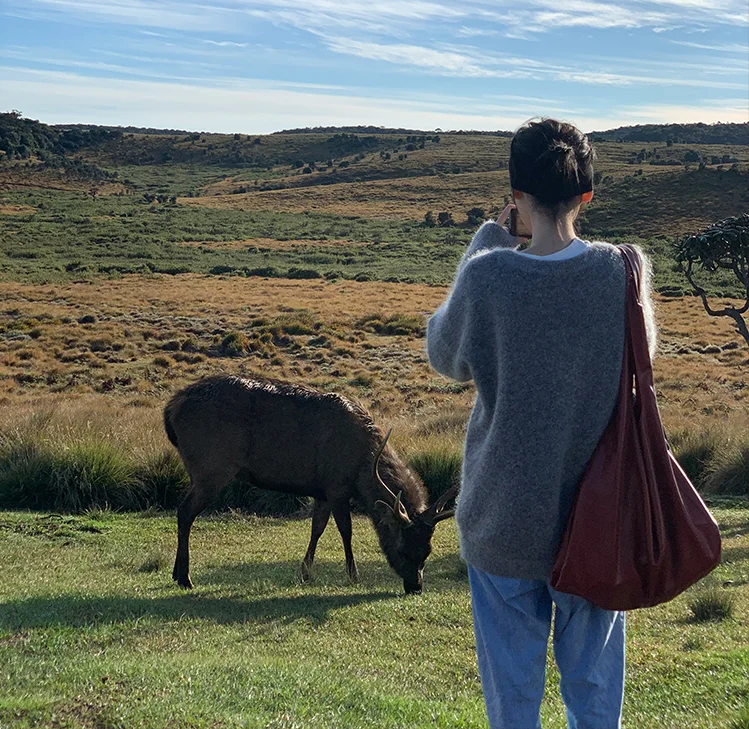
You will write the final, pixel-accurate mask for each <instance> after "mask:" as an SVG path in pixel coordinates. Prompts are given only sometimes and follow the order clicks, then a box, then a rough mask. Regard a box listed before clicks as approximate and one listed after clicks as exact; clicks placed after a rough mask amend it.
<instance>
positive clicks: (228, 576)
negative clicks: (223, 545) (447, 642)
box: [193, 553, 468, 594]
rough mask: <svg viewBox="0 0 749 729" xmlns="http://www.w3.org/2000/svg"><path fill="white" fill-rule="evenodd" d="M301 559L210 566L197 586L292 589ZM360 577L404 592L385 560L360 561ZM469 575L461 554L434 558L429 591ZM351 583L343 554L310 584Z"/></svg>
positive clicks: (320, 564)
mask: <svg viewBox="0 0 749 729" xmlns="http://www.w3.org/2000/svg"><path fill="white" fill-rule="evenodd" d="M300 564H301V559H300V560H299V561H294V562H239V563H236V564H228V565H222V566H220V567H209V568H206V569H204V570H201V571H200V572H197V573H195V574H193V579H194V581H195V585H196V587H199V586H200V585H216V586H222V587H237V588H239V587H241V586H242V585H251V584H252V583H253V582H255V583H256V582H258V581H260V582H262V581H265V580H267V581H268V582H269V583H272V584H273V585H277V586H284V587H290V586H292V585H295V584H298V579H299V578H298V574H299V566H300ZM356 564H357V567H358V569H359V575H360V576H361V580H362V582H363V583H364V584H365V585H370V586H372V587H374V588H377V587H382V588H385V589H391V590H392V591H393V592H394V593H396V594H397V593H401V592H402V586H403V582H402V580H401V578H400V577H399V576H398V575H397V574H396V573H395V572H394V571H393V570H392V569H391V568H390V567H389V566H388V564H387V562H386V561H385V558H384V557H383V558H382V559H374V560H364V561H362V560H356ZM467 580H468V573H467V570H466V567H465V564H464V563H463V562H462V560H461V559H460V557H459V555H458V554H457V553H453V554H445V555H442V556H439V557H430V558H429V559H428V560H427V562H426V566H425V568H424V589H425V591H430V590H432V591H441V590H452V589H455V587H456V585H459V584H462V583H464V582H467ZM346 584H348V578H347V576H346V565H345V562H344V559H343V555H341V558H340V561H338V560H336V559H332V560H331V559H324V560H319V559H318V560H317V561H316V562H315V564H314V566H313V568H312V580H311V581H310V583H309V585H310V587H311V588H314V587H315V586H322V587H341V586H343V585H346Z"/></svg>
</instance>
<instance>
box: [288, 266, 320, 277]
mask: <svg viewBox="0 0 749 729" xmlns="http://www.w3.org/2000/svg"><path fill="white" fill-rule="evenodd" d="M286 278H302V279H306V278H322V274H321V273H320V272H319V271H316V270H315V269H314V268H296V267H293V268H290V269H289V270H288V271H287V272H286Z"/></svg>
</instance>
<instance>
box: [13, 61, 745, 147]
mask: <svg viewBox="0 0 749 729" xmlns="http://www.w3.org/2000/svg"><path fill="white" fill-rule="evenodd" d="M0 90H2V93H3V95H4V96H5V95H6V94H7V96H6V98H14V99H15V100H16V101H17V102H18V103H17V104H16V106H17V107H18V108H21V109H23V110H24V112H25V113H26V114H27V115H29V116H31V117H37V118H42V119H44V120H45V121H47V122H50V123H65V122H72V121H76V122H88V123H99V124H121V125H128V124H132V125H137V126H151V127H166V128H168V127H174V125H175V120H180V124H179V125H178V126H180V127H181V128H185V129H195V130H210V131H220V132H246V133H263V132H270V131H275V130H278V129H280V128H284V127H291V126H314V125H354V124H373V125H381V126H404V127H413V128H417V129H435V128H437V127H440V128H442V129H515V128H517V126H518V125H519V124H521V123H522V122H523V121H525V120H526V119H527V118H529V117H531V116H534V115H535V114H537V113H538V112H537V109H535V108H533V107H528V108H527V109H522V110H521V109H518V110H513V111H512V112H508V111H507V108H506V105H505V104H503V103H501V102H498V103H497V104H496V105H494V106H491V105H487V106H486V107H485V108H483V109H482V110H481V111H480V112H476V111H473V110H472V109H471V104H470V102H471V99H470V98H468V97H462V96H456V97H454V98H448V99H446V98H445V97H444V96H443V95H440V94H435V95H433V96H432V97H431V98H428V97H422V98H420V99H418V100H414V99H409V98H394V97H393V96H391V95H381V96H372V97H365V96H361V95H358V94H356V93H350V94H342V95H332V94H330V93H325V92H318V91H315V90H312V89H304V88H272V87H269V86H268V85H267V84H255V83H253V82H244V83H240V84H237V85H236V86H231V87H224V86H221V85H212V84H208V83H202V84H199V83H156V82H153V81H145V80H133V79H120V80H114V81H113V80H110V79H92V78H90V77H85V76H80V75H76V74H68V73H59V72H52V71H38V72H31V71H22V72H20V73H19V69H17V68H12V67H2V66H0ZM563 111H564V110H560V112H563ZM745 115H746V111H745V110H743V109H740V108H735V109H734V108H727V109H716V108H715V107H714V106H698V105H666V104H662V105H658V104H652V105H638V106H623V107H619V108H609V109H607V111H606V112H605V113H604V114H590V113H587V114H586V113H575V112H574V111H569V112H568V113H560V114H559V116H560V117H562V118H565V119H567V120H569V121H572V122H573V123H575V124H577V125H578V126H580V127H581V128H582V129H583V130H584V131H592V130H595V129H607V128H612V127H616V126H621V125H625V124H631V123H634V122H635V121H643V120H647V121H652V122H654V123H665V122H674V121H689V122H694V121H703V122H708V123H709V122H715V121H718V120H720V121H743V120H745Z"/></svg>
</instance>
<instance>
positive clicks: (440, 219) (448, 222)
mask: <svg viewBox="0 0 749 729" xmlns="http://www.w3.org/2000/svg"><path fill="white" fill-rule="evenodd" d="M437 224H438V225H439V227H440V228H450V227H451V226H453V225H455V221H454V220H453V214H452V213H448V212H445V211H443V212H441V213H439V214H438V215H437Z"/></svg>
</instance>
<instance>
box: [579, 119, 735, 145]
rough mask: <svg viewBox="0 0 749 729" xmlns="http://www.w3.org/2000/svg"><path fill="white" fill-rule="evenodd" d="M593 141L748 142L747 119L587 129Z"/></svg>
mask: <svg viewBox="0 0 749 729" xmlns="http://www.w3.org/2000/svg"><path fill="white" fill-rule="evenodd" d="M588 136H589V137H590V139H591V140H592V141H593V142H665V143H667V144H668V143H669V142H671V143H672V144H745V145H749V122H747V123H744V124H722V123H717V124H703V123H701V122H699V123H696V124H637V125H635V126H632V127H618V128H616V129H609V130H608V131H605V132H590V134H589V135H588Z"/></svg>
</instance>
